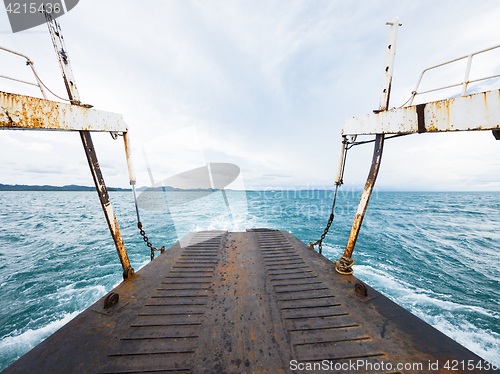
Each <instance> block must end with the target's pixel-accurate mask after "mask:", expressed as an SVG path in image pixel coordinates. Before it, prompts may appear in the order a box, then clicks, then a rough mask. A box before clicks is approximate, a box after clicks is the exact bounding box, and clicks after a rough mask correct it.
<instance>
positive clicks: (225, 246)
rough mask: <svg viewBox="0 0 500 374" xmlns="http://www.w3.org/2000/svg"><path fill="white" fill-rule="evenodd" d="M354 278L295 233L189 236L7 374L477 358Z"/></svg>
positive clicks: (277, 368) (379, 369) (378, 365)
mask: <svg viewBox="0 0 500 374" xmlns="http://www.w3.org/2000/svg"><path fill="white" fill-rule="evenodd" d="M358 283H361V282H360V281H359V280H358V279H357V278H355V277H354V276H345V275H340V274H338V273H337V272H336V271H335V269H334V266H333V263H332V262H330V261H329V260H328V259H326V258H325V257H323V256H322V255H320V254H318V253H317V252H315V251H314V250H312V249H310V248H309V247H308V246H307V245H305V244H304V243H302V242H300V241H299V240H298V239H296V238H295V237H294V236H292V235H291V234H289V233H288V232H281V231H275V230H268V229H253V230H248V231H247V232H235V233H228V232H225V231H210V232H198V233H194V234H189V235H187V236H186V237H185V238H183V239H182V240H181V241H180V242H178V243H176V244H175V245H173V246H172V247H171V248H170V249H169V250H167V251H166V252H165V253H164V254H162V255H161V256H159V257H158V258H156V259H155V260H154V261H152V262H151V263H150V264H148V265H147V266H145V267H144V268H143V269H142V270H141V271H139V272H138V277H137V278H136V279H135V280H133V281H124V282H122V283H121V284H120V285H119V286H118V287H116V288H115V289H114V290H113V291H112V292H113V293H117V294H119V302H118V303H117V304H115V305H113V306H112V307H110V308H108V309H104V308H103V305H104V299H105V298H102V299H101V300H99V301H97V302H96V303H95V304H94V305H93V306H91V307H90V308H89V309H87V310H86V311H84V312H83V313H81V314H80V315H79V316H78V317H76V318H75V319H73V320H72V321H71V322H69V323H68V324H67V325H65V326H64V327H62V328H61V329H60V330H58V331H57V332H56V333H54V334H53V335H52V336H51V337H49V338H47V339H46V340H45V341H43V342H42V343H41V344H39V345H38V346H36V347H35V348H34V349H32V350H31V351H30V352H28V353H27V354H26V355H24V356H23V357H21V358H20V359H19V360H18V361H16V362H15V363H14V364H12V365H11V366H9V367H8V368H7V369H5V370H4V371H3V373H5V374H7V373H9V374H11V373H71V372H73V373H108V374H109V373H210V374H211V373H293V372H295V373H300V372H304V373H305V372H307V373H314V372H325V371H321V370H319V368H320V366H319V365H323V366H322V367H321V368H322V369H324V368H325V366H324V365H328V368H329V369H328V370H327V371H330V372H342V373H350V372H352V373H361V372H369V373H417V372H419V373H422V372H432V373H448V372H449V371H448V370H447V369H445V368H444V365H445V364H446V362H449V363H450V364H451V363H452V362H451V360H458V361H459V362H462V361H464V362H465V363H466V365H467V363H468V362H469V361H468V360H473V362H474V363H475V364H477V363H478V362H479V360H480V358H479V357H478V356H476V355H475V354H473V353H472V352H470V351H468V350H467V349H465V348H464V347H462V346H461V345H459V344H458V343H456V342H454V341H453V340H452V339H450V338H448V337H446V336H445V335H443V334H442V333H440V332H439V331H437V330H436V329H434V328H433V327H431V326H430V325H428V324H427V323H425V322H423V321H422V320H420V319H419V318H417V317H415V316H413V315H412V314H411V313H409V312H408V311H406V310H405V309H403V308H401V307H399V306H398V305H396V304H395V303H393V302H392V301H390V300H389V299H387V298H386V297H385V296H383V295H381V294H380V293H378V292H377V291H375V290H374V289H372V288H370V287H369V286H365V287H366V290H367V295H366V296H365V295H362V294H360V293H358V292H357V291H356V290H355V285H356V284H358ZM323 360H327V361H323ZM437 361H438V363H439V370H431V368H429V363H431V364H435V363H436V362H437ZM325 362H326V364H325ZM299 363H302V364H304V365H306V364H309V366H303V368H304V370H302V371H301V370H298V368H299V366H298V364H299ZM419 363H420V364H421V365H422V367H419V366H418V364H419ZM314 364H316V369H317V370H314V369H315V367H314ZM398 364H403V365H405V364H406V369H405V367H404V366H403V367H402V368H401V367H400V368H399V369H398V366H397V365H398ZM409 364H411V365H415V364H417V366H413V367H412V369H415V370H412V369H410V370H407V369H408V368H409V366H408V365H409ZM353 365H356V366H355V367H354V366H353ZM358 365H362V366H358ZM370 365H371V366H370ZM335 367H337V368H342V369H341V370H335ZM307 368H312V370H305V369H307ZM331 368H334V369H333V370H331ZM432 369H434V367H432ZM458 369H459V370H455V371H453V372H454V373H463V372H466V373H487V372H491V373H493V370H491V371H487V370H477V371H474V370H470V371H468V370H467V366H465V370H462V366H460V367H459V368H458Z"/></svg>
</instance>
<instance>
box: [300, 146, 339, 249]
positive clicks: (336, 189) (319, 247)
mask: <svg viewBox="0 0 500 374" xmlns="http://www.w3.org/2000/svg"><path fill="white" fill-rule="evenodd" d="M342 143H343V144H345V145H346V147H345V149H344V160H343V162H342V169H341V170H340V179H339V181H338V182H335V195H334V197H333V204H332V212H331V213H330V218H328V223H327V224H326V227H325V230H324V231H323V234H321V238H320V239H319V240H317V241H315V242H314V243H313V242H309V247H311V248H312V249H314V246H315V245H318V251H319V254H322V252H323V240H324V239H325V237H326V234H328V231H329V230H330V226H331V225H332V222H333V218H334V216H335V215H334V211H335V203H336V201H337V191H338V189H339V186H342V185H343V184H344V170H345V162H346V159H347V150H348V149H349V142H348V141H347V140H346V139H344V140H343V141H342Z"/></svg>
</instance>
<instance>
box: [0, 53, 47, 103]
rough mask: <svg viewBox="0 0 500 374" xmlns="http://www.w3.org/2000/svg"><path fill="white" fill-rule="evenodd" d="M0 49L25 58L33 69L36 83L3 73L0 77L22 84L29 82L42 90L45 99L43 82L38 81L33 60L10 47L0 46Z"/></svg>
mask: <svg viewBox="0 0 500 374" xmlns="http://www.w3.org/2000/svg"><path fill="white" fill-rule="evenodd" d="M0 49H1V50H3V51H6V52H9V53H12V54H14V55H17V56H21V57H23V58H25V59H26V65H28V66H29V67H30V68H31V71H33V75H34V76H35V79H36V83H32V82H27V81H24V80H21V79H17V78H11V77H7V76H5V75H0V78H4V79H9V80H12V81H16V82H20V83H24V84H29V85H32V86H37V87H38V88H39V89H40V91H41V92H42V95H43V97H44V98H45V99H47V95H46V93H45V91H44V89H43V84H42V82H41V81H40V79H39V78H38V74H37V73H36V71H35V66H34V63H33V61H32V60H31V59H30V58H29V57H28V56H26V55H23V54H22V53H19V52H16V51H13V50H12V49H8V48H5V47H2V46H0Z"/></svg>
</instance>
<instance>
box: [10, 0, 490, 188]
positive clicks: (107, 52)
mask: <svg viewBox="0 0 500 374" xmlns="http://www.w3.org/2000/svg"><path fill="white" fill-rule="evenodd" d="M395 16H397V17H399V18H400V21H401V22H402V23H403V26H402V27H400V29H399V35H398V44H397V56H396V65H395V73H394V81H393V91H392V94H391V105H390V106H400V105H402V104H403V103H404V102H405V101H406V100H407V99H408V98H409V96H410V93H411V91H412V90H413V89H414V86H415V84H416V82H417V79H418V76H419V74H420V72H421V71H422V70H423V69H424V68H426V67H428V66H431V65H435V64H438V63H440V62H443V61H446V60H449V59H452V58H455V57H460V56H462V55H466V54H468V53H470V52H474V51H476V50H480V49H483V48H487V47H490V46H493V45H497V44H500V22H498V20H499V19H500V3H499V2H498V0H491V1H483V0H478V1H474V2H472V1H470V0H466V1H463V0H453V1H452V0H449V1H448V0H445V1H418V0H412V1H402V0H394V1H389V0H388V1H381V0H380V1H377V0H371V1H367V0H366V1H362V0H358V1H354V0H341V1H336V0H328V1H326V0H313V1H309V0H307V1H306V0H287V1H273V0H265V1H260V0H252V1H243V0H240V1H234V0H213V1H204V0H200V1H190V0H165V1H159V0H156V1H153V0H148V1H141V2H138V1H127V0H119V1H118V0H116V1H107V0H106V1H102V0H101V1H98V0H81V1H80V3H79V4H78V5H77V6H76V7H75V8H74V9H73V10H72V11H71V12H69V13H68V14H66V15H64V16H62V17H61V18H59V19H58V21H59V23H60V25H61V28H62V31H63V35H64V38H65V41H66V46H67V49H68V53H69V57H70V61H71V64H72V66H73V71H74V74H75V78H76V82H77V85H78V88H79V92H80V96H81V98H82V101H83V102H85V103H89V104H92V105H94V107H96V108H99V109H102V110H106V111H111V112H117V113H121V114H123V116H124V118H125V121H126V122H127V124H128V126H129V128H130V135H131V140H132V147H133V148H134V163H135V166H136V169H137V175H138V183H139V185H147V184H149V183H150V180H149V177H148V174H147V172H146V159H147V160H148V162H149V164H150V166H151V170H152V173H153V176H154V179H155V181H158V180H162V179H165V178H168V177H171V176H173V175H176V174H178V173H181V172H185V171H187V170H190V169H193V168H197V167H201V166H203V165H205V164H206V163H207V162H228V163H234V164H236V165H238V166H239V167H240V168H241V177H240V178H238V183H239V184H237V185H235V186H234V187H236V188H246V189H261V188H274V189H276V188H303V187H310V188H312V187H317V188H323V187H331V186H332V185H333V182H334V179H335V173H336V168H337V161H338V153H339V149H340V140H341V138H340V130H341V128H342V126H343V121H344V119H345V118H347V117H351V116H356V115H362V114H366V113H369V112H371V111H372V110H373V109H376V108H377V107H378V103H379V98H380V86H381V82H382V70H383V60H384V53H385V42H386V38H387V30H388V26H386V25H385V23H386V21H389V20H391V19H392V18H393V17H395ZM0 45H1V46H3V47H7V48H10V49H14V50H16V51H19V52H21V53H24V54H26V55H28V56H29V57H30V58H31V59H32V60H33V61H35V66H36V68H37V70H38V73H39V75H40V76H41V78H42V80H43V81H44V82H45V83H46V84H47V85H48V86H49V87H50V88H51V89H52V90H53V91H54V92H56V93H58V94H59V95H61V96H64V95H65V89H64V85H63V82H62V78H61V77H60V71H59V66H58V65H57V60H56V56H55V53H54V50H53V47H52V45H51V41H50V37H49V35H48V31H47V28H46V26H45V25H41V26H38V27H36V28H33V29H30V30H27V31H23V32H19V33H16V34H13V33H12V32H11V30H10V26H9V23H8V18H7V13H6V12H5V11H4V10H2V11H0ZM499 57H500V51H499V52H492V53H491V54H490V55H484V57H478V58H477V62H475V64H474V65H473V70H472V76H471V78H472V79H473V78H475V77H480V76H484V75H491V74H495V73H500V66H499V65H498V61H499V60H500V59H499ZM464 70H465V63H457V64H454V65H453V66H450V68H449V69H443V70H441V71H439V72H436V73H435V74H433V75H429V77H428V78H426V80H424V81H423V85H422V89H425V88H432V87H433V86H435V85H448V84H453V83H456V82H459V81H460V80H461V79H463V74H464ZM0 74H1V75H9V76H13V77H17V78H20V79H25V80H31V81H33V77H32V75H31V71H30V69H29V68H28V67H27V66H25V64H24V61H23V59H22V58H19V57H17V56H11V55H8V54H6V53H2V64H1V66H0ZM493 88H496V89H498V88H500V81H499V80H497V81H492V82H487V83H484V84H482V85H481V86H480V87H476V88H475V89H476V90H485V89H493ZM473 89H474V88H473ZM0 90H1V91H6V92H15V93H20V94H26V95H31V96H38V97H39V96H40V93H39V92H37V90H35V89H34V88H31V87H29V86H24V85H20V84H17V83H11V82H10V81H7V80H4V79H1V80H0ZM459 92H460V90H459V89H456V90H455V91H453V90H448V91H443V92H441V93H439V94H438V95H437V96H422V98H420V99H419V100H420V102H423V101H429V100H436V99H442V98H446V97H450V96H453V95H456V94H457V93H459ZM55 100H57V99H55ZM93 138H94V143H95V146H96V151H97V155H98V157H99V160H100V163H101V167H102V169H103V173H104V177H105V181H106V183H107V185H108V186H115V187H127V186H128V176H127V168H126V163H125V157H124V151H123V143H122V142H121V140H116V141H115V140H112V139H111V137H110V136H109V135H108V134H95V135H94V136H93ZM372 150H373V145H371V144H370V145H366V146H359V147H355V148H353V149H352V150H351V151H350V152H349V156H348V162H347V170H346V175H345V182H346V185H347V186H362V185H363V184H364V181H365V179H366V175H367V172H368V169H369V165H370V162H371V154H372ZM0 158H1V162H0V183H4V184H51V185H67V184H80V185H92V179H91V176H90V172H89V171H88V166H87V163H86V159H85V156H84V153H83V149H82V145H81V142H80V138H79V135H78V133H55V132H28V131H4V130H2V131H0ZM377 184H378V187H379V188H385V189H401V190H493V191H498V190H500V142H496V141H495V140H494V137H493V136H492V134H491V132H489V131H488V132H477V133H461V134H423V135H411V136H408V137H405V138H398V139H393V140H389V141H387V142H386V146H385V149H384V156H383V159H382V167H381V171H380V174H379V180H378V182H377Z"/></svg>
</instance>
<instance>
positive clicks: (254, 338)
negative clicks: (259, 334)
mask: <svg viewBox="0 0 500 374" xmlns="http://www.w3.org/2000/svg"><path fill="white" fill-rule="evenodd" d="M250 339H251V340H257V338H256V337H255V336H254V334H253V325H252V324H250Z"/></svg>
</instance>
